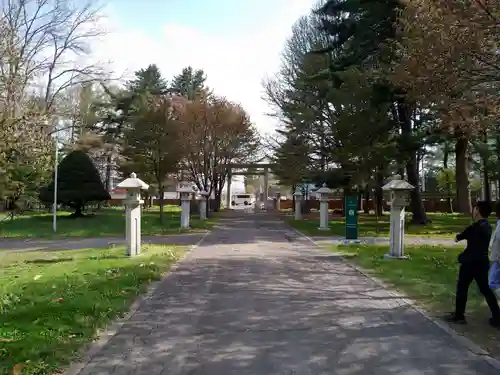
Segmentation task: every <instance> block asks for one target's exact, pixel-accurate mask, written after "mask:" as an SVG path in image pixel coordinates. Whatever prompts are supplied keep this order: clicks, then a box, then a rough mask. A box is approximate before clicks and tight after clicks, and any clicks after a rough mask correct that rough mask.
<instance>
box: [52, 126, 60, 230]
mask: <svg viewBox="0 0 500 375" xmlns="http://www.w3.org/2000/svg"><path fill="white" fill-rule="evenodd" d="M55 127H56V130H55V144H56V146H55V152H54V158H55V159H54V202H53V204H52V230H53V231H54V233H56V232H57V179H58V171H57V169H58V166H59V163H58V161H59V160H58V159H59V144H58V143H59V130H58V129H57V124H56V125H55Z"/></svg>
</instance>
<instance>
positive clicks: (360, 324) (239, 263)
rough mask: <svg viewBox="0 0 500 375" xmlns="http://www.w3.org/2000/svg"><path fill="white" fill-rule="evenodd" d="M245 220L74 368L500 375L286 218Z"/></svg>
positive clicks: (154, 373) (214, 373) (224, 227)
mask: <svg viewBox="0 0 500 375" xmlns="http://www.w3.org/2000/svg"><path fill="white" fill-rule="evenodd" d="M239 215H240V216H235V217H234V218H226V219H223V220H222V221H221V222H220V226H219V228H217V229H216V230H214V232H212V233H211V234H210V235H208V236H207V237H206V238H205V240H204V241H203V243H202V244H201V245H200V246H199V247H198V248H197V249H196V250H194V251H193V252H191V253H190V254H189V255H188V257H187V258H186V259H185V260H184V261H183V262H181V263H180V265H179V267H178V268H177V269H176V270H175V271H173V272H172V273H171V274H170V276H169V277H167V278H166V279H164V280H163V281H162V282H161V283H160V284H159V287H158V289H157V290H156V292H155V293H154V294H153V295H152V297H151V298H150V299H148V300H147V301H145V302H144V303H143V304H142V305H141V306H140V307H139V309H138V310H137V311H136V312H135V313H134V314H133V315H132V316H131V317H130V319H129V320H128V321H126V322H125V323H124V324H123V325H122V326H121V327H120V329H119V330H118V332H117V334H116V335H114V336H112V337H111V339H110V340H109V341H108V342H107V343H106V344H105V345H104V346H103V347H102V348H101V350H100V351H99V352H98V353H97V354H96V355H95V356H94V357H93V358H91V360H90V362H88V363H87V365H86V366H85V367H83V368H81V369H80V371H76V372H75V371H73V372H72V373H73V374H75V373H76V374H79V375H90V374H92V375H103V374H114V375H126V374H127V375H131V374H136V375H141V374H144V375H160V374H161V375H233V374H234V375H281V374H283V375H292V374H297V375H310V374H311V375H312V374H315V375H327V374H328V375H330V374H332V375H333V374H335V375H358V374H359V375H367V374H369V375H374V374H380V375H392V374H398V375H399V374H401V375H417V374H419V375H420V374H429V375H431V374H432V375H447V374H450V375H451V374H453V375H466V374H467V375H469V374H470V375H472V374H484V375H486V374H488V375H489V374H492V375H493V374H498V371H497V370H495V369H494V368H493V367H491V366H490V365H489V364H488V363H487V362H486V361H485V360H484V359H483V358H481V357H480V356H476V355H474V354H472V353H471V352H469V351H468V350H466V349H465V348H464V347H463V346H461V345H460V344H458V343H457V342H456V341H455V340H454V339H453V338H452V337H451V336H449V335H448V334H447V333H445V332H444V331H442V330H441V329H440V328H438V327H437V326H435V325H434V324H432V323H431V322H429V321H428V320H427V319H425V318H424V317H423V316H421V315H420V314H419V313H417V312H416V311H415V310H413V309H412V308H411V307H410V306H408V305H406V304H405V302H404V301H402V300H400V299H398V298H395V297H393V296H391V294H389V293H388V292H387V291H385V290H383V289H381V288H380V287H379V286H377V285H376V284H375V283H374V282H373V281H371V280H370V279H368V278H366V277H364V276H362V275H361V274H359V273H358V272H356V271H355V270H353V269H352V268H351V267H349V266H348V265H347V264H346V263H344V262H343V261H342V260H340V259H339V258H336V257H334V256H331V255H330V254H327V253H322V252H321V251H320V250H318V249H315V248H313V247H312V246H311V244H310V242H308V241H307V240H305V239H303V238H300V237H298V235H297V234H296V233H295V232H293V231H291V230H288V229H287V228H286V227H285V226H284V224H282V223H280V222H278V221H276V219H272V218H269V217H267V216H266V215H263V214H247V215H246V216H245V214H244V213H241V214H239ZM73 370H74V369H73Z"/></svg>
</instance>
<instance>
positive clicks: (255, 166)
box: [226, 163, 274, 208]
mask: <svg viewBox="0 0 500 375" xmlns="http://www.w3.org/2000/svg"><path fill="white" fill-rule="evenodd" d="M273 167H274V164H271V163H263V164H257V163H231V164H227V165H226V168H227V189H226V192H227V194H226V207H228V208H229V207H231V180H232V178H233V176H248V175H253V176H264V187H263V190H264V191H263V196H262V200H263V201H264V204H265V205H266V207H267V201H268V198H269V196H268V192H269V170H270V169H272V168H273ZM233 169H262V171H254V172H248V170H247V171H245V172H233Z"/></svg>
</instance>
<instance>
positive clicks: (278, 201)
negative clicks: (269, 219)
mask: <svg viewBox="0 0 500 375" xmlns="http://www.w3.org/2000/svg"><path fill="white" fill-rule="evenodd" d="M274 208H275V210H276V211H281V193H276V205H275V207H274Z"/></svg>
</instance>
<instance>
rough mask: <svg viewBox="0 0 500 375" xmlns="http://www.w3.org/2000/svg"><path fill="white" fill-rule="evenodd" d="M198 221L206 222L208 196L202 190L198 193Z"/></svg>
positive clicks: (206, 192)
mask: <svg viewBox="0 0 500 375" xmlns="http://www.w3.org/2000/svg"><path fill="white" fill-rule="evenodd" d="M200 195H201V198H200V219H201V220H206V219H207V206H208V198H209V196H208V195H209V194H208V191H205V190H202V191H200Z"/></svg>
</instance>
